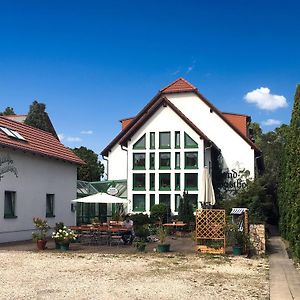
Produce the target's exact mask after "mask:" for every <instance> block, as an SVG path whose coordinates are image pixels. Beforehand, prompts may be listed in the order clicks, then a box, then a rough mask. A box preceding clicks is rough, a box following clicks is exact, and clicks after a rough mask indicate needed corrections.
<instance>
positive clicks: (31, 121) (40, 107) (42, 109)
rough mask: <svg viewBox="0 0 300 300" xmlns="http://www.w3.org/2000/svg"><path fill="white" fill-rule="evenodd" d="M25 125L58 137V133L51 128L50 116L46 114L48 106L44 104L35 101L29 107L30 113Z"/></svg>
mask: <svg viewBox="0 0 300 300" xmlns="http://www.w3.org/2000/svg"><path fill="white" fill-rule="evenodd" d="M24 123H25V124H27V125H30V126H33V127H35V128H38V129H41V130H44V131H47V132H50V133H52V134H53V135H54V136H55V137H56V132H55V130H54V128H53V127H52V126H51V123H50V120H49V117H48V114H47V113H46V105H45V104H44V103H39V102H37V101H33V102H32V104H31V105H30V107H29V112H28V114H27V117H26V119H25V121H24Z"/></svg>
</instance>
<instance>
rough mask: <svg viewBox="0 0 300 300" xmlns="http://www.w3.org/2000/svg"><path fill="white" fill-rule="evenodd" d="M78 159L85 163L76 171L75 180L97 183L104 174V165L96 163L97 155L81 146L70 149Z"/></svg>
mask: <svg viewBox="0 0 300 300" xmlns="http://www.w3.org/2000/svg"><path fill="white" fill-rule="evenodd" d="M71 150H72V151H73V152H74V153H75V154H76V155H77V156H78V157H80V158H81V159H82V160H84V161H85V162H86V165H83V166H80V167H79V168H78V169H77V179H78V180H83V181H99V180H100V178H102V177H103V174H104V165H103V164H102V163H101V162H100V161H98V155H97V154H96V153H95V152H94V151H93V150H90V149H87V148H86V147H83V146H81V147H80V148H74V149H71Z"/></svg>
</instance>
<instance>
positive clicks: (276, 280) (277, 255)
mask: <svg viewBox="0 0 300 300" xmlns="http://www.w3.org/2000/svg"><path fill="white" fill-rule="evenodd" d="M269 247H270V250H269V251H270V299H271V300H296V299H297V300H300V273H299V272H298V271H297V270H296V269H295V267H294V265H293V262H292V260H291V259H289V258H288V255H287V253H286V250H285V246H284V243H283V242H282V240H281V238H280V236H277V235H276V236H272V237H271V238H270V239H269Z"/></svg>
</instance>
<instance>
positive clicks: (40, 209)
mask: <svg viewBox="0 0 300 300" xmlns="http://www.w3.org/2000/svg"><path fill="white" fill-rule="evenodd" d="M83 163H84V162H83V161H82V160H81V159H80V158H78V157H77V156H76V155H75V154H74V153H73V152H72V151H70V150H69V149H67V148H65V147H64V146H63V145H62V144H61V143H60V142H59V140H58V139H56V138H55V137H54V136H53V135H52V134H50V133H47V132H45V131H42V130H39V129H36V128H33V127H31V126H28V125H25V124H22V123H20V122H16V121H12V120H9V119H8V118H5V117H0V243H2V242H9V241H17V240H26V239H30V238H31V233H32V230H33V224H32V218H33V217H41V218H47V220H48V224H49V225H50V226H54V225H55V223H56V222H65V224H66V225H73V224H75V213H74V211H72V209H71V202H70V200H72V199H75V198H76V181H77V166H78V165H79V164H83Z"/></svg>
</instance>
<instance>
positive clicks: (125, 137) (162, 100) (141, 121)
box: [119, 97, 211, 145]
mask: <svg viewBox="0 0 300 300" xmlns="http://www.w3.org/2000/svg"><path fill="white" fill-rule="evenodd" d="M162 106H169V107H170V108H171V109H172V110H173V111H174V112H175V113H176V114H177V115H178V116H179V117H180V118H181V119H182V120H183V121H184V122H185V123H187V124H188V125H189V126H190V127H191V128H192V129H193V130H194V131H195V132H196V133H197V134H198V135H199V136H200V138H201V139H204V140H205V141H207V142H211V141H210V139H209V138H208V137H207V136H206V135H205V134H204V133H203V132H202V131H201V130H200V129H199V128H198V127H197V126H196V125H195V124H194V123H193V122H192V121H191V120H190V119H189V118H188V117H186V116H185V115H184V114H183V113H182V112H181V111H180V110H179V109H178V108H177V107H176V106H175V105H174V104H173V103H172V102H170V101H169V100H168V99H167V98H166V97H161V98H159V100H158V101H157V102H155V103H154V104H153V106H152V107H151V108H150V109H149V110H148V111H147V112H146V113H145V114H144V115H143V116H142V117H141V118H139V120H137V121H136V122H135V124H134V125H133V126H132V127H131V128H130V129H129V130H128V131H127V132H126V134H124V135H123V137H122V138H121V139H120V140H119V144H120V145H126V144H127V141H128V140H129V139H130V138H131V137H132V136H133V135H134V134H135V133H136V132H137V130H138V129H139V128H141V126H143V125H144V124H145V123H146V122H147V120H149V118H150V117H151V116H153V114H154V113H155V112H156V111H157V110H158V109H159V108H160V107H162Z"/></svg>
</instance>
